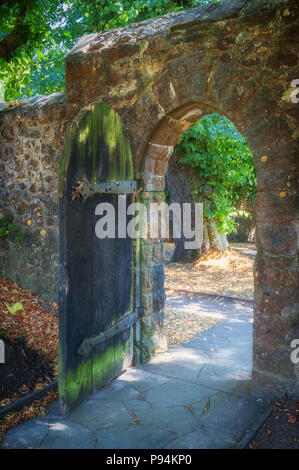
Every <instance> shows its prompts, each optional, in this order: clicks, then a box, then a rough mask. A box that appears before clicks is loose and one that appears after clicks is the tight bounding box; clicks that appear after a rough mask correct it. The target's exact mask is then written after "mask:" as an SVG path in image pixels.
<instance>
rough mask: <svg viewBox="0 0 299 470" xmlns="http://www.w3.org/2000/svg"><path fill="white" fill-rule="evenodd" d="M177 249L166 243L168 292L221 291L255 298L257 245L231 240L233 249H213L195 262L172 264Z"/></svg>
mask: <svg viewBox="0 0 299 470" xmlns="http://www.w3.org/2000/svg"><path fill="white" fill-rule="evenodd" d="M173 250H174V245H173V244H172V243H166V244H165V248H164V253H165V255H164V256H165V261H166V263H165V290H166V294H167V295H177V294H178V293H181V294H183V293H184V291H185V293H186V294H188V292H189V293H196V292H200V293H206V294H218V295H223V296H226V297H236V298H238V299H245V300H253V262H254V257H255V252H256V249H255V246H254V245H253V244H250V243H231V244H230V251H226V252H223V253H217V252H210V253H208V255H207V256H204V257H202V258H201V259H199V260H198V261H196V262H195V263H185V264H183V263H170V264H169V263H168V262H169V260H170V258H171V254H172V252H173Z"/></svg>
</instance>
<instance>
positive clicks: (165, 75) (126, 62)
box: [66, 0, 299, 396]
mask: <svg viewBox="0 0 299 470" xmlns="http://www.w3.org/2000/svg"><path fill="white" fill-rule="evenodd" d="M298 10H299V5H298V3H297V1H296V0H271V1H267V0H250V1H247V0H238V1H235V2H231V1H228V0H227V1H223V2H220V3H216V4H214V3H213V4H209V5H206V6H203V7H199V8H195V9H192V10H189V11H186V12H180V13H176V14H172V15H167V16H165V17H161V18H158V19H154V20H149V21H145V22H142V23H138V24H136V25H131V26H130V27H127V28H124V29H119V30H115V31H111V32H110V31H109V32H105V33H103V34H101V35H97V34H92V35H89V36H85V37H84V38H82V39H81V40H80V41H79V42H78V44H77V45H76V46H75V47H74V48H73V49H72V51H71V52H70V53H69V54H68V56H67V57H66V84H67V106H68V112H69V114H70V115H75V114H76V112H77V111H78V109H80V108H81V107H83V106H86V104H92V103H95V102H97V101H99V99H101V98H103V99H104V100H106V101H107V102H108V103H109V105H110V106H111V107H112V108H113V109H114V110H115V111H117V112H118V114H119V115H120V116H121V118H122V122H123V124H124V126H125V128H126V130H127V132H128V135H129V138H130V143H131V148H132V153H133V160H134V166H135V177H136V179H139V181H140V187H142V188H143V190H144V193H143V194H142V195H141V198H143V199H144V200H147V201H148V200H154V199H156V200H159V199H160V198H161V197H162V191H163V189H164V175H165V173H166V170H167V161H168V159H169V158H170V155H171V152H172V148H173V146H174V145H175V144H176V143H177V142H178V140H179V138H180V135H181V133H182V132H183V131H184V130H186V129H187V128H188V126H190V125H191V124H192V123H193V122H195V121H196V120H198V119H199V118H200V117H202V116H203V115H205V114H208V113H211V112H213V111H216V112H219V113H220V114H224V115H226V116H227V117H228V118H229V119H230V120H231V121H233V122H234V124H235V125H236V126H237V127H238V128H239V130H240V131H241V132H242V134H243V135H244V136H245V137H246V138H247V141H248V143H249V146H250V148H251V151H252V152H253V154H254V157H255V165H256V170H257V184H258V200H257V248H258V255H257V259H256V264H255V301H254V309H255V319H254V365H253V383H254V389H255V391H256V392H257V393H259V394H262V395H267V396H281V395H282V394H283V393H285V392H287V393H289V394H294V395H295V394H298V387H299V379H298V374H299V371H298V365H295V364H294V363H292V361H291V360H290V355H291V352H292V350H291V348H290V344H291V341H292V340H293V339H294V338H299V297H298V295H299V289H298V232H299V223H298V196H297V195H296V194H297V193H296V189H297V184H298V162H297V160H296V154H297V152H298V138H299V134H298V127H297V122H298V117H299V116H298V109H299V108H298V104H296V103H294V102H292V101H291V99H290V96H291V94H292V93H293V92H294V88H292V87H291V82H292V81H293V80H294V79H296V78H298V77H299V71H298V66H297V64H298V53H297V51H296V44H297V42H298V31H299V28H298V22H299V15H298ZM297 75H298V77H297ZM296 203H297V205H296ZM141 286H142V295H141V301H142V305H143V318H142V320H141V333H140V337H138V339H137V342H136V351H137V352H138V354H139V359H140V360H145V359H147V358H148V357H150V355H151V354H153V353H155V352H157V350H159V348H161V344H162V347H164V346H163V334H162V329H161V328H162V323H163V304H164V292H163V266H162V255H161V243H159V242H152V241H148V242H145V243H143V244H142V253H141ZM135 357H137V355H135Z"/></svg>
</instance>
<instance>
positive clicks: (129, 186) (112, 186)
mask: <svg viewBox="0 0 299 470" xmlns="http://www.w3.org/2000/svg"><path fill="white" fill-rule="evenodd" d="M136 190H137V185H136V181H131V180H121V181H111V182H110V183H94V184H93V183H90V182H89V181H88V180H87V179H82V181H80V183H78V185H77V186H76V187H75V191H76V193H77V194H80V195H81V196H82V197H83V199H87V198H88V197H89V196H90V195H91V194H130V193H135V192H136Z"/></svg>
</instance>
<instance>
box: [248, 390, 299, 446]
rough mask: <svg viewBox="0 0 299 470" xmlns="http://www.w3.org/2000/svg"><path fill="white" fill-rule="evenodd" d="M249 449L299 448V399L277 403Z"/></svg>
mask: <svg viewBox="0 0 299 470" xmlns="http://www.w3.org/2000/svg"><path fill="white" fill-rule="evenodd" d="M247 449H297V450H298V449H299V400H291V399H290V400H287V401H283V400H282V401H279V402H276V403H275V406H274V408H273V411H272V413H271V415H270V416H269V418H268V419H267V420H266V421H265V423H264V424H263V426H262V427H261V428H260V430H259V431H258V433H257V434H256V436H255V437H254V439H253V440H252V441H251V442H250V443H249V444H248V446H247Z"/></svg>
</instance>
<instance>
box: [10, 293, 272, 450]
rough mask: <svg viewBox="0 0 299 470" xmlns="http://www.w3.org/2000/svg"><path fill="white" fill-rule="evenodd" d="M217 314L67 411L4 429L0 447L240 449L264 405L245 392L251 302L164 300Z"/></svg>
mask: <svg viewBox="0 0 299 470" xmlns="http://www.w3.org/2000/svg"><path fill="white" fill-rule="evenodd" d="M168 304H171V305H172V306H175V307H176V308H181V309H187V310H188V311H196V312H197V314H200V315H202V316H203V318H208V317H209V316H214V317H215V316H217V318H218V320H220V321H219V322H218V323H217V324H216V325H214V326H213V327H212V328H210V330H208V331H204V332H203V333H202V334H199V335H196V336H195V337H194V338H193V339H192V340H191V341H189V342H188V343H185V344H182V345H179V346H175V347H172V348H170V349H169V350H168V352H166V353H164V354H161V355H159V356H156V357H155V358H153V359H152V360H151V361H149V362H148V363H147V364H144V365H142V366H140V367H132V368H129V369H127V370H126V371H125V372H124V373H123V374H122V375H121V376H120V377H118V378H117V379H115V380H114V381H113V382H112V383H111V384H110V385H109V386H108V387H107V388H105V389H104V390H101V391H98V392H96V393H93V394H92V395H90V396H89V397H88V398H87V399H86V400H85V401H84V402H83V403H82V404H81V405H80V406H78V407H77V408H76V410H74V411H73V412H72V413H70V414H69V415H64V414H62V413H61V411H60V407H59V404H58V402H55V403H53V404H51V405H50V406H49V408H48V412H47V415H46V416H43V417H40V418H36V419H33V420H30V421H28V422H25V423H24V424H21V425H19V426H16V427H15V428H13V429H11V430H10V431H9V432H8V433H7V434H6V436H5V438H4V441H3V443H2V445H1V446H2V447H3V448H46V449H63V448H66V449H74V448H80V449H81V448H86V449H89V448H100V449H132V448H133V449H162V448H165V449H218V448H220V449H224V448H239V447H245V446H246V444H247V442H248V441H249V439H250V438H251V437H252V435H253V433H254V432H255V431H256V430H257V429H258V427H259V426H261V424H262V422H263V420H265V419H266V417H267V414H268V413H269V412H270V409H271V407H270V406H269V403H267V402H265V401H263V400H262V399H261V398H256V397H255V398H253V397H251V367H252V305H251V304H250V302H241V301H236V300H233V299H225V298H224V297H220V296H219V297H213V296H204V297H203V298H197V299H190V298H188V297H187V298H186V297H183V296H177V297H174V298H170V299H168Z"/></svg>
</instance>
